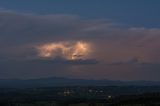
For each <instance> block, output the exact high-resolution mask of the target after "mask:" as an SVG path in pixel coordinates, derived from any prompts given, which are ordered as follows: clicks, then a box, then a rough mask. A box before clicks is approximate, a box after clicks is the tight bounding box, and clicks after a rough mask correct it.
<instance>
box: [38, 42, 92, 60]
mask: <svg viewBox="0 0 160 106" xmlns="http://www.w3.org/2000/svg"><path fill="white" fill-rule="evenodd" d="M36 49H37V50H38V55H39V56H40V57H43V58H55V57H62V58H65V59H69V60H75V59H85V58H87V57H88V56H89V53H90V52H91V48H90V44H89V43H87V42H82V41H77V42H56V43H47V44H42V45H39V46H37V47H36Z"/></svg>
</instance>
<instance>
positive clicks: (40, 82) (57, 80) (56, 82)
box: [0, 77, 160, 88]
mask: <svg viewBox="0 0 160 106" xmlns="http://www.w3.org/2000/svg"><path fill="white" fill-rule="evenodd" d="M56 86H160V81H118V80H117V81H115V80H86V79H71V78H61V77H49V78H39V79H26V80H22V79H0V87H1V88H5V87H9V88H21V87H22V88H23V87H24V88H26V87H27V88H30V87H56Z"/></svg>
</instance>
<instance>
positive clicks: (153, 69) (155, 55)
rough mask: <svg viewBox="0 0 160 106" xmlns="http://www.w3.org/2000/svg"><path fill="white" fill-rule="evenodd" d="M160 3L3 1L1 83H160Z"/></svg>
mask: <svg viewBox="0 0 160 106" xmlns="http://www.w3.org/2000/svg"><path fill="white" fill-rule="evenodd" d="M159 10H160V1H159V0H139V1H136V0H121V1H120V0H119V1H118V0H92V1H91V0H85V1H84V0H45V1H44V0H34V1H33V0H26V1H22V0H14V1H13V0H1V1H0V78H5V79H6V78H20V79H28V78H42V77H53V76H56V77H68V78H81V79H111V80H158V81H159V80H160V77H159V76H160V55H159V54H160V21H159V19H160V14H159Z"/></svg>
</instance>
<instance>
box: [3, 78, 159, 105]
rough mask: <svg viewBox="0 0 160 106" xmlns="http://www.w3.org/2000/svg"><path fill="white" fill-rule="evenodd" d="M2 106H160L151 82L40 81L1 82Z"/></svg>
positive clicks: (156, 86)
mask: <svg viewBox="0 0 160 106" xmlns="http://www.w3.org/2000/svg"><path fill="white" fill-rule="evenodd" d="M0 85H1V87H0V95H1V96H0V105H1V106H121V105H124V106H130V105H132V106H137V105H145V106H146V105H147V106H150V105H160V101H159V100H160V85H159V82H154V81H125V82H124V81H112V80H82V79H69V78H58V77H51V78H41V79H29V80H18V79H15V80H9V79H7V80H5V79H4V80H2V79H1V80H0Z"/></svg>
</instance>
